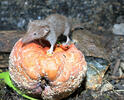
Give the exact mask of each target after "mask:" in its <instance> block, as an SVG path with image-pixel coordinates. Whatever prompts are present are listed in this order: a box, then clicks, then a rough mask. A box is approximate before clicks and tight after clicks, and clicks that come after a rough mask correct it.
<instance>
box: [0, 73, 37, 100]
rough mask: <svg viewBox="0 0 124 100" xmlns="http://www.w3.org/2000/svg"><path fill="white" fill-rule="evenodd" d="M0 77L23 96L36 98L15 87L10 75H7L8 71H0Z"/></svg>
mask: <svg viewBox="0 0 124 100" xmlns="http://www.w3.org/2000/svg"><path fill="white" fill-rule="evenodd" d="M0 79H3V80H4V82H5V83H6V84H7V85H8V86H9V87H10V88H12V89H13V90H15V91H16V92H17V93H18V94H20V95H22V96H23V97H25V98H27V99H29V100H38V99H35V98H32V97H30V96H28V95H26V94H24V93H22V92H21V91H20V90H19V89H17V88H16V87H15V86H14V85H13V84H12V81H11V79H10V76H9V72H8V71H7V72H2V73H0Z"/></svg>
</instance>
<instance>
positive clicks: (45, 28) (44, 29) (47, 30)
mask: <svg viewBox="0 0 124 100" xmlns="http://www.w3.org/2000/svg"><path fill="white" fill-rule="evenodd" d="M42 29H43V33H44V35H46V34H47V33H48V32H49V31H50V28H49V26H47V25H46V26H42Z"/></svg>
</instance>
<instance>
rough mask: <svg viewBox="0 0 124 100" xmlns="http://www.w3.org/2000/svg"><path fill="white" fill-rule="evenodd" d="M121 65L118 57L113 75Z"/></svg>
mask: <svg viewBox="0 0 124 100" xmlns="http://www.w3.org/2000/svg"><path fill="white" fill-rule="evenodd" d="M119 65H120V59H117V61H116V64H115V66H114V71H113V76H114V75H115V73H116V72H117V70H118V68H119Z"/></svg>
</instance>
